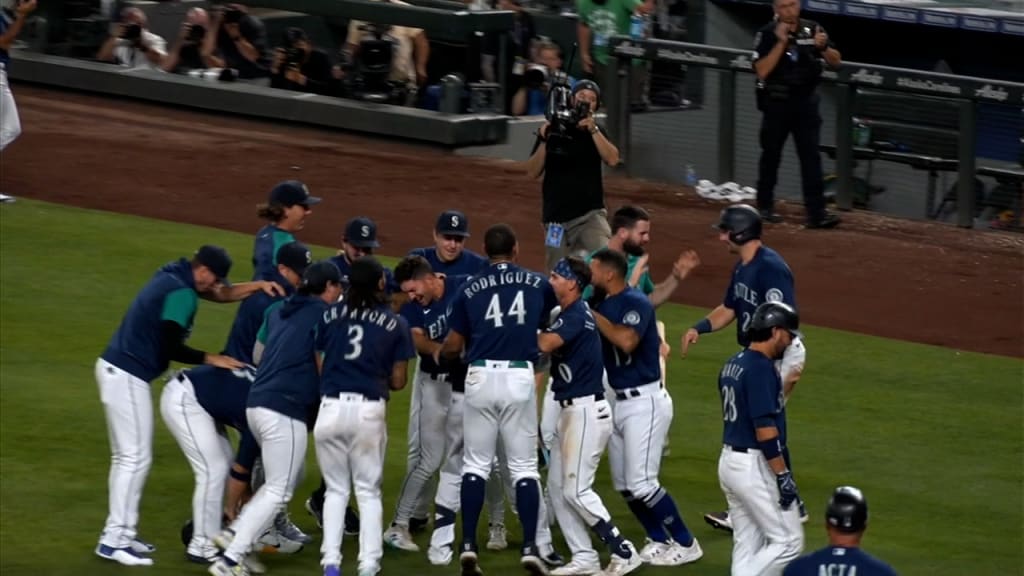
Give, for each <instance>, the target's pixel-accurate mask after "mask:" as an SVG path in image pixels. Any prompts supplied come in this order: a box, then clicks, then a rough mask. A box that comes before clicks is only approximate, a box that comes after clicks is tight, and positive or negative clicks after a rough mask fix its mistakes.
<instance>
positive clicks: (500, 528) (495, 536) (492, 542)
mask: <svg viewBox="0 0 1024 576" xmlns="http://www.w3.org/2000/svg"><path fill="white" fill-rule="evenodd" d="M487 533H488V535H489V537H488V539H487V549H488V550H504V549H506V548H508V539H507V533H506V532H505V525H504V524H501V523H496V524H491V525H490V526H489V527H488V530H487Z"/></svg>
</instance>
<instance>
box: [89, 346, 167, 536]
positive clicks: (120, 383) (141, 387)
mask: <svg viewBox="0 0 1024 576" xmlns="http://www.w3.org/2000/svg"><path fill="white" fill-rule="evenodd" d="M95 374H96V382H97V384H98V385H99V389H100V400H101V401H102V402H103V411H104V413H105V414H106V418H107V436H108V437H109V439H110V456H111V457H110V476H109V477H108V479H107V492H108V499H109V500H108V502H109V503H108V512H107V520H106V522H105V524H104V526H103V533H102V535H101V536H100V544H103V545H105V546H110V547H111V548H127V547H129V546H131V543H132V541H133V540H135V537H136V536H137V529H138V525H139V502H140V501H141V500H142V488H143V486H145V484H146V476H148V475H149V468H150V465H151V464H152V462H153V400H152V398H150V388H149V382H145V381H143V380H140V379H138V378H136V377H135V376H132V375H131V374H129V373H128V372H125V371H124V370H121V369H120V368H118V367H117V366H114V365H113V364H111V363H110V362H107V361H106V360H104V359H102V358H99V359H97V360H96V367H95Z"/></svg>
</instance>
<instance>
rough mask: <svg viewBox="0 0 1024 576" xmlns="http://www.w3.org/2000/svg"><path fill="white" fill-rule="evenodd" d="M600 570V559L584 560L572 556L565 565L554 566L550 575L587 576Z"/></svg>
mask: <svg viewBox="0 0 1024 576" xmlns="http://www.w3.org/2000/svg"><path fill="white" fill-rule="evenodd" d="M599 572H601V563H600V561H597V560H595V561H593V562H586V561H583V560H578V559H576V558H573V559H572V561H571V562H569V563H568V564H566V565H565V566H562V567H559V568H555V569H554V570H552V571H551V576H589V575H590V574H597V573H599Z"/></svg>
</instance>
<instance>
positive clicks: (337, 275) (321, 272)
mask: <svg viewBox="0 0 1024 576" xmlns="http://www.w3.org/2000/svg"><path fill="white" fill-rule="evenodd" d="M328 282H334V283H335V284H341V270H338V266H337V265H335V264H334V262H331V261H330V260H320V261H319V262H315V263H313V264H310V265H309V266H308V267H307V268H306V270H305V272H303V273H302V285H303V286H305V287H308V288H310V289H311V290H312V291H313V292H314V293H318V294H322V293H323V291H324V290H326V289H327V283H328Z"/></svg>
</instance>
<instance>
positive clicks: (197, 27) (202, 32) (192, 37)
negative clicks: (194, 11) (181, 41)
mask: <svg viewBox="0 0 1024 576" xmlns="http://www.w3.org/2000/svg"><path fill="white" fill-rule="evenodd" d="M205 36H206V28H205V27H204V26H203V25H202V24H190V25H189V27H188V34H187V35H185V41H186V42H188V43H189V44H198V43H200V42H202V41H203V38H204V37H205Z"/></svg>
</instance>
